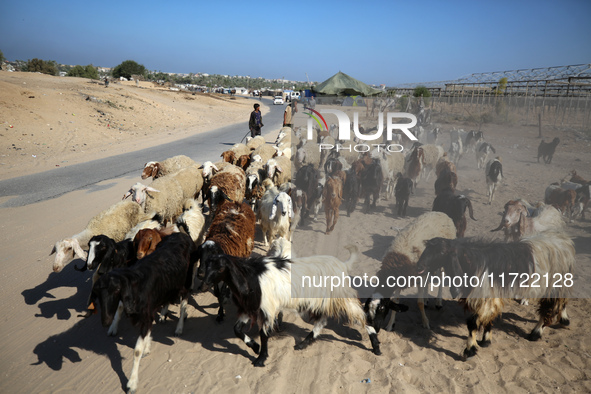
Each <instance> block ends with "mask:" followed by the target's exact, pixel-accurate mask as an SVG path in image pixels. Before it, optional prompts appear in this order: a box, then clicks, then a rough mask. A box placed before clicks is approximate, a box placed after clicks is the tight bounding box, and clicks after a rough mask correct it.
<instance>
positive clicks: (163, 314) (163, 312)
mask: <svg viewBox="0 0 591 394" xmlns="http://www.w3.org/2000/svg"><path fill="white" fill-rule="evenodd" d="M168 306H169V304H166V305H164V306H163V307H162V310H161V311H160V316H159V317H158V323H164V322H165V321H166V316H167V315H168Z"/></svg>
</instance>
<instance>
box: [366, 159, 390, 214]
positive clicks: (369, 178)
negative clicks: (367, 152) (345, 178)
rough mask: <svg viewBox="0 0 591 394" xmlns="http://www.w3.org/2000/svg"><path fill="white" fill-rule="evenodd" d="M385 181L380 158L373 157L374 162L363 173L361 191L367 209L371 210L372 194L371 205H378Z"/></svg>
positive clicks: (373, 206)
mask: <svg viewBox="0 0 591 394" xmlns="http://www.w3.org/2000/svg"><path fill="white" fill-rule="evenodd" d="M383 183H384V174H383V173H382V166H381V164H380V162H379V159H373V161H372V163H371V164H370V165H369V166H368V167H367V168H366V169H365V170H364V171H363V172H362V173H361V193H363V195H364V196H365V203H364V204H365V209H367V210H369V207H370V205H369V200H370V197H372V196H373V202H372V203H371V207H372V208H375V207H376V204H377V202H378V199H379V198H380V192H381V190H382V184H383Z"/></svg>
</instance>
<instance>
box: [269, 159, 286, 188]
mask: <svg viewBox="0 0 591 394" xmlns="http://www.w3.org/2000/svg"><path fill="white" fill-rule="evenodd" d="M265 170H266V172H267V178H269V179H271V180H272V181H273V183H274V184H275V185H276V186H281V185H283V184H284V183H286V182H290V181H291V161H290V160H289V158H287V157H285V156H278V157H274V158H272V159H269V160H268V161H267V163H266V164H265Z"/></svg>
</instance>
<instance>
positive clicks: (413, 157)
mask: <svg viewBox="0 0 591 394" xmlns="http://www.w3.org/2000/svg"><path fill="white" fill-rule="evenodd" d="M407 161H408V168H407V170H406V176H407V177H408V178H410V179H412V181H413V183H414V185H415V187H416V186H417V183H418V177H419V175H420V174H421V172H422V170H423V167H424V166H425V153H424V152H423V149H422V148H420V147H416V148H415V149H414V150H413V151H412V153H411V154H410V156H409V158H408V159H407Z"/></svg>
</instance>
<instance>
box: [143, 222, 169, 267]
mask: <svg viewBox="0 0 591 394" xmlns="http://www.w3.org/2000/svg"><path fill="white" fill-rule="evenodd" d="M173 230H174V227H173V226H170V227H166V228H165V229H162V230H157V229H152V228H145V229H142V230H140V231H138V232H137V234H136V235H135V237H134V238H133V246H134V249H135V250H136V257H137V259H138V260H139V259H142V258H144V257H146V256H147V255H149V254H150V253H152V252H153V251H154V250H156V246H158V244H159V243H160V242H161V241H162V239H164V238H166V237H167V236H169V235H170V234H172V233H173Z"/></svg>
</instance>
